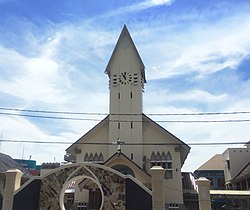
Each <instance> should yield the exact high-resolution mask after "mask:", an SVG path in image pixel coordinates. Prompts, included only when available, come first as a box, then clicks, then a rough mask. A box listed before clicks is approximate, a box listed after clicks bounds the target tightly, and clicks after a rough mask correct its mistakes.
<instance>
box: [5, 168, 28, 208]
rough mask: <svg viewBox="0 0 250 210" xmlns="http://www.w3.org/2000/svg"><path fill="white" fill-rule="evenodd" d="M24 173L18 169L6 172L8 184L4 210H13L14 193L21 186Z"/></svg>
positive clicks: (6, 183) (6, 184) (6, 185)
mask: <svg viewBox="0 0 250 210" xmlns="http://www.w3.org/2000/svg"><path fill="white" fill-rule="evenodd" d="M22 175H23V173H22V172H21V171H20V170H18V169H11V170H8V171H6V172H5V177H6V182H5V189H4V195H3V210H11V209H12V205H13V197H14V192H15V191H16V190H17V189H18V188H19V187H20V185H21V177H22Z"/></svg>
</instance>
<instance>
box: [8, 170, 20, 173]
mask: <svg viewBox="0 0 250 210" xmlns="http://www.w3.org/2000/svg"><path fill="white" fill-rule="evenodd" d="M6 172H7V173H13V172H17V173H23V172H22V171H20V170H19V169H9V170H8V171H6Z"/></svg>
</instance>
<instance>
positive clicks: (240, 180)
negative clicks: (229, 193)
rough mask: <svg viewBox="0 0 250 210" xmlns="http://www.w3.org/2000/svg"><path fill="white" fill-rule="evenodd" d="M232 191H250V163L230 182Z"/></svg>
mask: <svg viewBox="0 0 250 210" xmlns="http://www.w3.org/2000/svg"><path fill="white" fill-rule="evenodd" d="M231 183H232V185H233V188H234V189H239V190H250V161H249V162H248V163H247V164H246V166H245V167H244V168H243V169H242V170H241V171H240V172H239V173H238V174H237V175H236V176H235V177H234V178H233V180H232V181H231Z"/></svg>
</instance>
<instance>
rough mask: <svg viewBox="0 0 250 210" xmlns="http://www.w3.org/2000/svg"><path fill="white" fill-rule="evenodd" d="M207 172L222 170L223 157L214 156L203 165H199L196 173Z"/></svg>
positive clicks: (220, 155)
mask: <svg viewBox="0 0 250 210" xmlns="http://www.w3.org/2000/svg"><path fill="white" fill-rule="evenodd" d="M207 170H214V171H217V170H224V164H223V155H222V154H216V155H215V156H213V157H212V158H211V159H209V160H208V161H207V162H205V163H204V164H203V165H201V166H200V167H199V168H198V169H197V171H207Z"/></svg>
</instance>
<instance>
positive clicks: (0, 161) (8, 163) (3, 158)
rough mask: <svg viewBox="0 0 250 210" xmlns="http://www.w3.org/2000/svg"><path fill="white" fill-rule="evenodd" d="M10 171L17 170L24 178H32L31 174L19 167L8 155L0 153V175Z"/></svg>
mask: <svg viewBox="0 0 250 210" xmlns="http://www.w3.org/2000/svg"><path fill="white" fill-rule="evenodd" d="M10 169H19V170H20V171H21V172H22V173H23V177H24V178H30V177H32V175H31V173H29V172H28V171H27V170H26V169H25V168H23V167H22V166H21V165H19V164H18V163H17V162H16V161H15V160H13V159H12V158H11V157H10V156H9V155H6V154H3V153H0V173H5V172H6V171H8V170H10Z"/></svg>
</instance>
